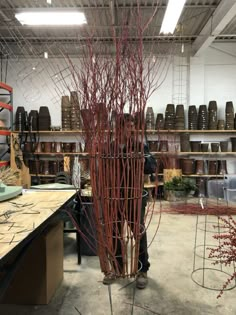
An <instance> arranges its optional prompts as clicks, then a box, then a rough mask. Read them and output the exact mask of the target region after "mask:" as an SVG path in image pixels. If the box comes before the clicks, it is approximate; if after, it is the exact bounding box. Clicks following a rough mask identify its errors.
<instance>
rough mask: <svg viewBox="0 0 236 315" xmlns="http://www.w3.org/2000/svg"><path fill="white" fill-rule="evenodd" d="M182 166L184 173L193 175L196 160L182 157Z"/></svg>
mask: <svg viewBox="0 0 236 315" xmlns="http://www.w3.org/2000/svg"><path fill="white" fill-rule="evenodd" d="M181 167H182V172H183V174H186V175H191V174H194V172H195V160H194V159H182V160H181Z"/></svg>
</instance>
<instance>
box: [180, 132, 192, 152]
mask: <svg viewBox="0 0 236 315" xmlns="http://www.w3.org/2000/svg"><path fill="white" fill-rule="evenodd" d="M189 139H190V135H189V133H181V134H180V150H181V152H190V151H191V148H190V141H189Z"/></svg>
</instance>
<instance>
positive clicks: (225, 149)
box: [220, 141, 228, 152]
mask: <svg viewBox="0 0 236 315" xmlns="http://www.w3.org/2000/svg"><path fill="white" fill-rule="evenodd" d="M220 151H221V152H228V141H220Z"/></svg>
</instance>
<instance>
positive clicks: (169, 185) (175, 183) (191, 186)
mask: <svg viewBox="0 0 236 315" xmlns="http://www.w3.org/2000/svg"><path fill="white" fill-rule="evenodd" d="M164 189H165V190H174V191H185V192H186V193H190V192H191V191H195V190H196V189H197V187H196V185H195V183H194V182H193V180H191V179H189V178H186V177H173V178H172V180H171V181H169V182H165V183H164Z"/></svg>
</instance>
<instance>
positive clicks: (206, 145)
mask: <svg viewBox="0 0 236 315" xmlns="http://www.w3.org/2000/svg"><path fill="white" fill-rule="evenodd" d="M208 148H209V143H201V152H208Z"/></svg>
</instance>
